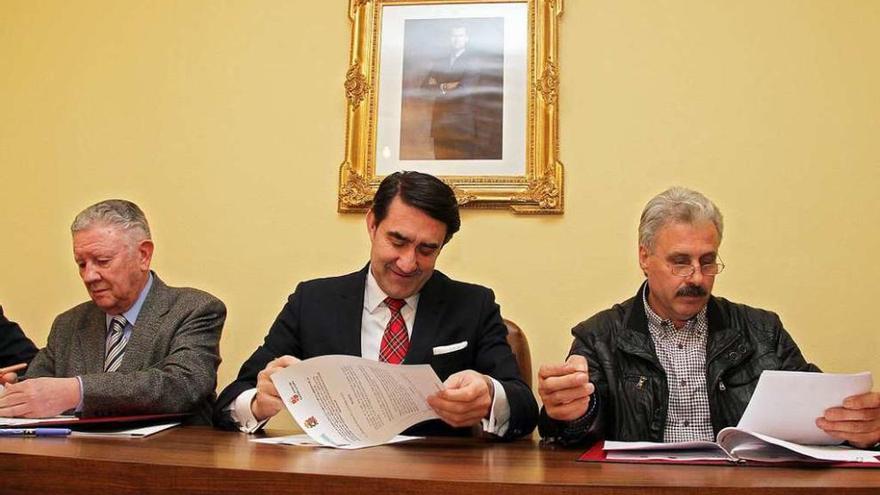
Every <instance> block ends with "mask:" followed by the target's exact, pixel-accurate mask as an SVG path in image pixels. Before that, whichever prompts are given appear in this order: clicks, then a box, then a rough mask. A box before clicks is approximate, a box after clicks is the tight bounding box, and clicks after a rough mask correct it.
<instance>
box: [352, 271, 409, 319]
mask: <svg viewBox="0 0 880 495" xmlns="http://www.w3.org/2000/svg"><path fill="white" fill-rule="evenodd" d="M387 297H388V294H385V292H384V291H383V290H382V289H381V288H380V287H379V282H376V278H375V277H374V276H373V265H372V264H371V265H370V266H369V268H367V285H366V288H364V309H366V310H367V312H368V313H373V312H375V311H376V310H377V309H379V306H381V305H382V304H383V303H384V302H385V299H386V298H387ZM404 301H406V305H407V306H409V307H410V308H412V309H413V310H415V309H416V306H418V304H419V294H418V293H416V294H413V295H411V296H409V297H407V298H406V299H404Z"/></svg>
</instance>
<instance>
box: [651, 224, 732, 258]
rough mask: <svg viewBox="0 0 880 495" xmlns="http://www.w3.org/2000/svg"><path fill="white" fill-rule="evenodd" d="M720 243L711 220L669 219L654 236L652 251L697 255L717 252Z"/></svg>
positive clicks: (716, 230)
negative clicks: (687, 220)
mask: <svg viewBox="0 0 880 495" xmlns="http://www.w3.org/2000/svg"><path fill="white" fill-rule="evenodd" d="M720 244H721V240H720V239H719V237H718V229H717V228H716V227H715V224H714V223H712V222H711V221H707V220H698V221H696V222H679V221H671V222H667V223H666V224H664V225H663V226H662V227H660V230H658V231H657V235H656V237H655V238H654V251H655V252H662V253H663V254H670V253H681V254H688V255H691V256H697V257H699V256H703V255H706V254H712V253H717V252H718V247H719V245H720Z"/></svg>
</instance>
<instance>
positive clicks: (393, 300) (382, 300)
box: [214, 172, 537, 438]
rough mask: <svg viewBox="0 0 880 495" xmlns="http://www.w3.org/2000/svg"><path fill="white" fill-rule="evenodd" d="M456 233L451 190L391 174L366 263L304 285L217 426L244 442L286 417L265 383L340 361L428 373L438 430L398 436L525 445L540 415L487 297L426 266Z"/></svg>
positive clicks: (371, 220) (223, 400)
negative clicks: (487, 438)
mask: <svg viewBox="0 0 880 495" xmlns="http://www.w3.org/2000/svg"><path fill="white" fill-rule="evenodd" d="M460 225H461V220H460V217H459V213H458V203H457V201H456V198H455V194H454V193H453V192H452V189H451V188H450V187H449V186H448V185H446V184H445V183H443V182H442V181H440V180H439V179H437V178H436V177H433V176H431V175H427V174H423V173H419V172H396V173H393V174H391V175H389V176H387V177H386V178H385V179H384V180H383V181H382V183H381V184H380V185H379V189H378V190H377V192H376V195H375V197H374V199H373V205H372V208H371V209H370V211H369V213H368V214H367V218H366V227H367V234H368V236H369V239H370V260H369V263H367V265H366V266H364V267H363V268H361V269H360V270H357V271H355V272H353V273H349V274H347V275H341V276H334V277H328V278H321V279H316V280H309V281H306V282H301V283H300V284H299V285H298V286H297V287H296V290H295V291H294V292H293V294H291V295H290V296H289V297H288V299H287V302H286V304H284V306H283V307H282V309H281V312H280V314H279V315H278V317H277V318H276V319H275V322H274V323H273V324H272V326H271V328H270V329H269V333H268V335H266V338H265V340H264V341H263V344H262V345H261V346H259V347H258V348H257V349H256V350H255V351H254V353H253V354H252V355H251V357H250V358H249V359H248V360H247V361H246V362H245V363H244V364H243V365H242V367H241V370H240V371H239V373H238V378H237V379H236V380H235V381H234V382H232V384H230V385H229V386H227V387H226V389H225V390H224V391H223V392H222V393H221V394H220V397H219V398H218V400H217V405H216V407H215V411H214V414H215V416H214V420H215V425H217V426H219V427H221V428H226V429H238V430H241V431H244V432H248V433H252V432H255V431H258V430H259V429H260V428H262V427H263V425H264V424H265V423H266V421H268V420H269V419H270V418H271V417H273V416H274V415H276V414H278V412H280V411H281V410H282V409H284V404H283V402H282V399H281V397H279V395H278V390H277V389H276V388H275V386H274V384H273V383H272V381H271V379H270V376H271V375H272V374H273V373H274V372H276V371H278V370H280V369H282V368H285V367H287V366H290V365H291V364H294V363H296V362H297V361H299V360H302V359H308V358H311V357H316V356H323V355H332V354H344V355H351V356H361V357H364V358H367V359H372V360H377V361H383V362H388V363H392V364H430V365H431V367H432V368H433V369H434V371H435V372H436V373H437V375H438V376H439V378H440V379H441V380H443V381H444V390H442V391H441V392H438V393H436V394H434V395H433V396H430V397H429V398H428V405H429V406H431V408H432V409H433V410H434V411H435V412H436V413H437V415H438V416H439V417H440V418H441V420H442V421H441V420H432V421H428V422H425V423H421V424H419V425H416V426H414V427H413V428H411V429H410V430H408V432H407V434H413V435H450V434H458V435H462V434H469V433H471V428H472V427H478V428H481V429H482V430H483V431H485V432H487V433H489V434H491V435H494V436H497V437H500V438H518V437H521V436H524V435H527V434H529V433H530V432H531V431H532V430H533V429H534V427H535V425H536V422H537V405H536V402H535V398H534V396H533V395H532V392H531V390H530V388H529V387H528V385H526V384H525V382H524V381H523V379H522V377H521V376H520V374H519V370H518V367H517V362H516V358H515V357H514V355H513V353H512V351H511V349H510V346H509V345H508V343H507V340H506V336H507V328H506V327H505V325H504V322H503V320H502V318H501V312H500V308H499V306H498V304H496V303H495V295H494V293H493V292H492V291H491V290H490V289H488V288H486V287H482V286H479V285H475V284H470V283H465V282H459V281H456V280H453V279H451V278H449V277H447V276H446V275H444V274H443V273H441V272H440V271H438V270H435V269H434V265H435V263H436V261H437V259H438V257H439V255H440V253H441V252H442V250H443V247H444V246H445V245H446V243H447V242H449V240H450V239H452V236H453V234H455V233H456V232H457V231H458V230H459V227H460Z"/></svg>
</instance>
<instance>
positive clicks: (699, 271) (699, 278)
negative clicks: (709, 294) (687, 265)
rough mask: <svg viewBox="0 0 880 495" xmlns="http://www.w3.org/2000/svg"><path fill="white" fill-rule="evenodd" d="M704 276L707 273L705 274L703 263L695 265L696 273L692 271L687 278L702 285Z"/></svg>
mask: <svg viewBox="0 0 880 495" xmlns="http://www.w3.org/2000/svg"><path fill="white" fill-rule="evenodd" d="M691 266H693V265H691ZM704 276H705V275H703V267H702V265H697V266H696V267H694V273H691V275H690V276H689V277H688V278H687V280H690V281H691V283H693V284H694V285H702V283H703V277H704Z"/></svg>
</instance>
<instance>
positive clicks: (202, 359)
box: [25, 273, 226, 424]
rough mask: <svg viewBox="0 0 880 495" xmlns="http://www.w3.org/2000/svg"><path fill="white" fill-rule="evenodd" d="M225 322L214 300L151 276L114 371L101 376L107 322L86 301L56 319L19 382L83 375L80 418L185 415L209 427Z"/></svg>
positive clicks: (208, 295) (206, 294) (90, 302)
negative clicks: (161, 414) (45, 377)
mask: <svg viewBox="0 0 880 495" xmlns="http://www.w3.org/2000/svg"><path fill="white" fill-rule="evenodd" d="M225 320H226V307H225V306H224V305H223V302H221V301H220V300H219V299H217V298H215V297H214V296H212V295H210V294H208V293H207V292H203V291H200V290H197V289H191V288H180V287H169V286H167V285H165V284H164V283H163V282H162V280H160V279H159V277H158V276H156V274H155V273H154V274H153V286H152V287H151V289H150V292H149V293H148V294H147V297H146V299H145V300H144V305H143V307H142V308H141V311H140V314H139V315H138V318H137V321H136V322H135V325H134V327H133V329H132V333H131V339H130V340H129V341H128V344H127V345H126V347H125V355H124V356H123V358H122V362H121V364H120V366H119V369H118V370H117V371H115V372H113V373H104V372H103V366H104V352H105V345H106V335H107V324H106V318H105V314H104V312H103V311H101V309H100V308H98V307H97V306H96V305H95V303H94V302H92V301H88V302H85V303H83V304H80V305H78V306H76V307H74V308H72V309H70V310H68V311H66V312H64V313H62V314H60V315H59V316H58V317H57V318H55V322H54V323H53V324H52V330H51V331H50V333H49V339H48V343H47V345H46V348H45V349H42V350H41V351H40V352H39V353H38V354H37V356H36V357H35V358H34V360H33V361H32V362H31V365H30V367H29V368H28V371H27V374H26V375H25V377H26V378H35V377H43V376H49V377H73V376H79V377H81V379H82V388H83V390H82V392H83V402H82V415H83V416H84V417H93V416H117V415H130V414H156V413H191V414H192V416H190V418H189V419H188V421H187V422H188V423H190V424H211V408H212V405H213V401H214V397H215V394H214V390H215V388H216V386H217V367H218V366H219V365H220V333H221V331H222V330H223V323H224V321H225Z"/></svg>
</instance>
